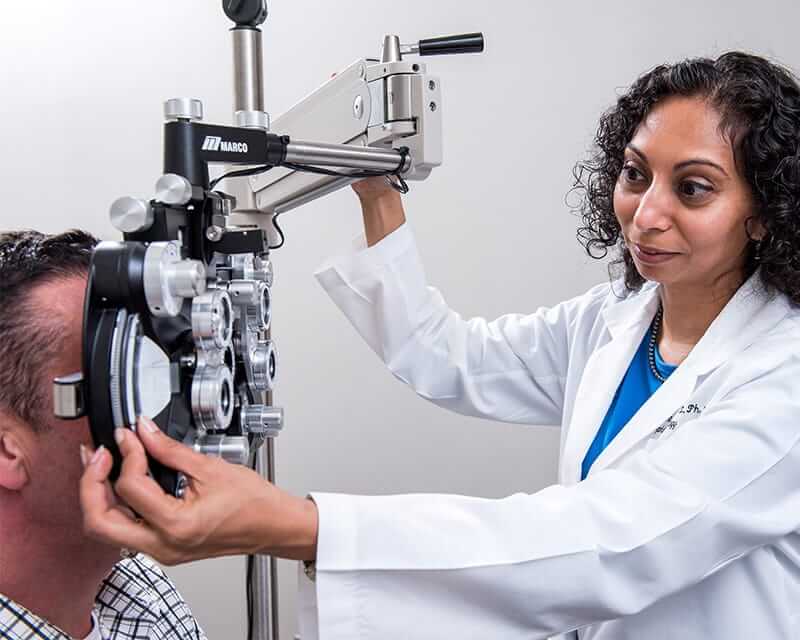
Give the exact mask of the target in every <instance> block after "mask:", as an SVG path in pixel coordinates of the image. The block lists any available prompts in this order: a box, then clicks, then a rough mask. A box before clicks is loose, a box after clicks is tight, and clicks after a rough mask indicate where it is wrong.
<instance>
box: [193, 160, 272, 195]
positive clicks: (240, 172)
mask: <svg viewBox="0 0 800 640" xmlns="http://www.w3.org/2000/svg"><path fill="white" fill-rule="evenodd" d="M272 168H273V166H272V165H271V164H263V165H259V166H258V167H248V168H247V169H236V170H234V171H228V172H227V173H223V174H222V175H221V176H219V177H217V178H214V179H213V180H212V181H211V183H210V184H209V185H208V190H209V191H213V190H214V187H216V186H217V185H218V184H219V183H220V182H222V181H223V180H224V179H225V178H239V177H242V176H255V175H258V174H259V173H264V172H265V171H269V170H270V169H272Z"/></svg>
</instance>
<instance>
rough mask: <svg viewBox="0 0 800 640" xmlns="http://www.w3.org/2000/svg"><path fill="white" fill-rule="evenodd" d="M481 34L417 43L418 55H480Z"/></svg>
mask: <svg viewBox="0 0 800 640" xmlns="http://www.w3.org/2000/svg"><path fill="white" fill-rule="evenodd" d="M482 51H483V34H482V33H462V34H460V35H457V36H442V37H440V38H427V39H426V40H420V41H419V55H421V56H441V55H445V54H451V53H481V52H482Z"/></svg>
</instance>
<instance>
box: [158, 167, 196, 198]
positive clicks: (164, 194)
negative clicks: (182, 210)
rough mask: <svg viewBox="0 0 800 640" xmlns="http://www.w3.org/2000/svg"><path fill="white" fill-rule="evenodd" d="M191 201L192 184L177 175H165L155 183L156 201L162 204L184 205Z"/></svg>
mask: <svg viewBox="0 0 800 640" xmlns="http://www.w3.org/2000/svg"><path fill="white" fill-rule="evenodd" d="M191 199H192V184H191V182H189V181H188V180H187V179H186V178H184V177H183V176H179V175H178V174H177V173H165V174H164V175H163V176H161V177H160V178H159V179H158V180H157V181H156V200H158V201H159V202H163V203H164V204H171V205H180V204H186V203H187V202H189V200H191Z"/></svg>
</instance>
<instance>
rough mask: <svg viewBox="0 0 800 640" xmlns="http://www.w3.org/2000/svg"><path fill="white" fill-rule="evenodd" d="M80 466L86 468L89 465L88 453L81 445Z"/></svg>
mask: <svg viewBox="0 0 800 640" xmlns="http://www.w3.org/2000/svg"><path fill="white" fill-rule="evenodd" d="M81 464H82V465H83V466H84V467H86V465H87V464H89V451H87V449H86V447H85V446H84V445H81Z"/></svg>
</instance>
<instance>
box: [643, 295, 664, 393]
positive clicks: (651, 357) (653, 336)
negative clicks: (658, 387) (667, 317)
mask: <svg viewBox="0 0 800 640" xmlns="http://www.w3.org/2000/svg"><path fill="white" fill-rule="evenodd" d="M663 316H664V307H662V306H661V305H659V306H658V311H657V312H656V317H655V318H653V326H652V327H651V328H650V344H649V345H648V346H647V362H648V363H649V365H650V371H651V372H652V373H653V375H654V376H655V377H656V380H658V381H659V382H664V381H665V380H666V378H665V377H664V376H662V375H661V373H660V372H659V370H658V368H657V367H656V340H657V338H658V330H659V329H660V328H661V318H662V317H663Z"/></svg>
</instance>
